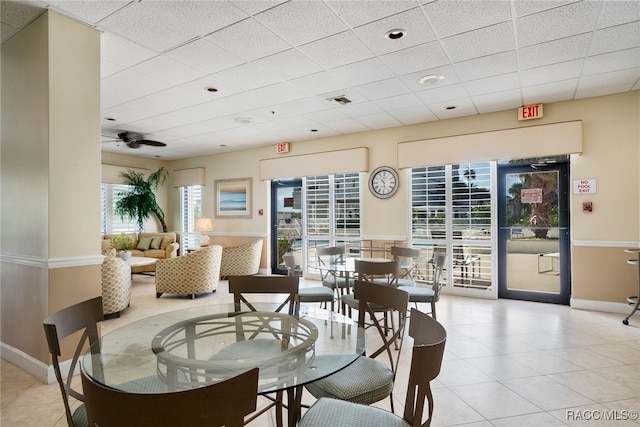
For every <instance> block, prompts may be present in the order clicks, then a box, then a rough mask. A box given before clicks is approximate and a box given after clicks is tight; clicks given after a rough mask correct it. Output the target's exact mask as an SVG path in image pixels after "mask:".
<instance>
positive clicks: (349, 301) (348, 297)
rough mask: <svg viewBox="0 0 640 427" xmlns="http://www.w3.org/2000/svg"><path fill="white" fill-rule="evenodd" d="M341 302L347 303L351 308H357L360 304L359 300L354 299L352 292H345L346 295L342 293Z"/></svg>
mask: <svg viewBox="0 0 640 427" xmlns="http://www.w3.org/2000/svg"><path fill="white" fill-rule="evenodd" d="M341 299H342V302H343V303H344V304H346V305H348V306H349V307H351V308H353V309H356V310H357V309H358V307H359V306H360V301H358V300H357V299H355V297H354V296H353V294H346V295H342V298H341Z"/></svg>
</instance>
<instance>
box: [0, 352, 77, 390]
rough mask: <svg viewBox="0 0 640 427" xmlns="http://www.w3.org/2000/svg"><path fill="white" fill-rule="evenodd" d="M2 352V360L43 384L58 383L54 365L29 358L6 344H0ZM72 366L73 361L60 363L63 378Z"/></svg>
mask: <svg viewBox="0 0 640 427" xmlns="http://www.w3.org/2000/svg"><path fill="white" fill-rule="evenodd" d="M0 352H1V353H2V358H3V359H4V360H6V361H7V362H9V363H11V364H13V365H16V366H17V367H18V368H20V369H22V370H23V371H25V372H27V373H29V374H31V375H33V376H34V377H36V378H37V379H38V380H40V381H42V382H43V383H45V384H53V383H54V382H56V381H57V380H56V374H55V372H54V371H53V365H46V364H44V363H42V362H41V361H39V360H37V359H34V358H33V357H31V356H29V355H28V354H27V353H25V352H24V351H22V350H18V349H17V348H15V347H12V346H10V345H8V344H5V343H0ZM70 366H71V360H65V361H64V362H61V363H60V370H61V371H62V375H63V377H65V376H66V374H65V373H67V372H69V367H70Z"/></svg>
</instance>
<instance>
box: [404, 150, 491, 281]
mask: <svg viewBox="0 0 640 427" xmlns="http://www.w3.org/2000/svg"><path fill="white" fill-rule="evenodd" d="M495 169H496V165H495V163H490V162H476V163H461V164H455V165H447V166H429V167H418V168H413V169H412V170H411V240H412V242H413V245H414V246H418V247H422V248H423V249H422V251H423V257H424V258H426V259H427V260H430V259H432V258H433V254H434V252H437V251H446V252H447V254H449V256H448V257H447V258H448V259H447V262H448V267H447V277H446V283H448V284H452V286H451V287H450V290H451V289H454V288H455V289H458V290H461V289H464V291H460V293H469V292H477V291H482V292H486V291H489V292H493V293H495V288H496V287H495V286H493V287H492V283H493V279H492V276H493V275H492V270H493V267H492V266H493V262H492V259H493V256H492V254H493V250H494V249H493V248H494V247H495V246H494V239H493V232H492V224H493V222H494V219H493V217H494V215H493V211H494V204H495V202H494V197H495V196H494V194H493V193H494V192H493V191H492V188H493V180H494V176H495ZM431 265H433V264H432V263H430V262H429V261H427V263H426V264H425V267H423V268H424V269H422V270H420V271H419V272H418V277H420V278H422V279H423V280H430V275H431V274H432V273H431V271H432V269H431V268H430V266H431ZM469 290H471V291H469Z"/></svg>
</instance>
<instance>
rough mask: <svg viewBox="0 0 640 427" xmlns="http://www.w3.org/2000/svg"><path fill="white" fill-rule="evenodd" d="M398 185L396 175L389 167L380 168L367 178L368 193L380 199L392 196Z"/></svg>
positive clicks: (398, 180)
mask: <svg viewBox="0 0 640 427" xmlns="http://www.w3.org/2000/svg"><path fill="white" fill-rule="evenodd" d="M399 184H400V179H398V173H397V172H396V171H395V169H393V168H391V167H389V166H380V167H379V168H376V169H375V170H374V171H373V172H371V175H370V176H369V191H371V193H372V194H373V195H374V196H376V197H378V198H380V199H388V198H389V197H391V196H393V195H394V194H395V193H396V191H397V190H398V185H399Z"/></svg>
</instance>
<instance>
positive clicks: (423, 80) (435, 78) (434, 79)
mask: <svg viewBox="0 0 640 427" xmlns="http://www.w3.org/2000/svg"><path fill="white" fill-rule="evenodd" d="M444 79H445V77H444V76H443V75H441V74H429V75H428V76H423V77H420V78H419V79H418V83H420V84H421V85H424V86H433V85H435V84H438V83H440V82H441V81H444Z"/></svg>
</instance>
